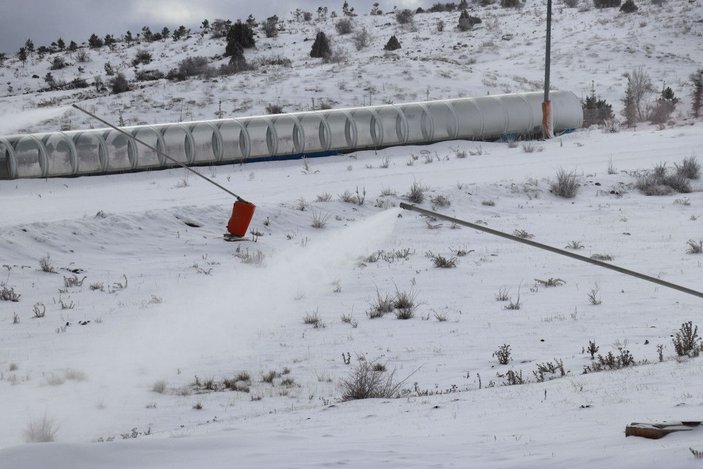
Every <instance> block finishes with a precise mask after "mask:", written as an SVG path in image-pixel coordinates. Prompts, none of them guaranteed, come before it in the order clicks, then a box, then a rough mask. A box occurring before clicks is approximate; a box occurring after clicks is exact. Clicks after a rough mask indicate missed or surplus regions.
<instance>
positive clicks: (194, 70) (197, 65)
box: [178, 56, 208, 77]
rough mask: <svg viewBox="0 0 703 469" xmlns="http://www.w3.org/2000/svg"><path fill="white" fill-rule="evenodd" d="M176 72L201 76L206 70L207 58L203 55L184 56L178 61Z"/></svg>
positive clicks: (187, 75) (188, 75)
mask: <svg viewBox="0 0 703 469" xmlns="http://www.w3.org/2000/svg"><path fill="white" fill-rule="evenodd" d="M178 72H179V73H180V74H181V75H183V76H185V77H198V76H203V75H205V74H206V73H207V72H208V59H207V57H203V56H196V57H186V58H185V59H183V60H181V61H180V62H179V63H178Z"/></svg>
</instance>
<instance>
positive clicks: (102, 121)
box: [73, 104, 249, 203]
mask: <svg viewBox="0 0 703 469" xmlns="http://www.w3.org/2000/svg"><path fill="white" fill-rule="evenodd" d="M73 107H74V108H76V109H78V110H79V111H81V112H83V113H85V114H88V115H89V116H90V117H92V118H93V119H95V120H97V121H98V122H101V123H103V124H105V125H106V126H108V127H110V128H111V129H113V130H116V131H118V132H119V133H121V134H122V135H124V136H126V137H127V138H130V139H132V140H134V141H135V142H137V143H140V144H142V145H144V146H145V147H147V148H148V149H150V150H151V151H155V152H156V153H158V154H159V155H161V156H163V157H164V158H166V159H167V160H170V161H173V162H174V163H176V164H177V165H179V166H181V167H182V168H184V169H187V170H188V171H190V172H191V173H193V174H195V175H196V176H199V177H201V178H203V179H205V180H206V181H207V182H209V183H210V184H212V185H214V186H215V187H218V188H220V189H222V190H223V191H225V192H227V193H228V194H229V195H231V196H233V197H234V198H236V199H237V200H238V201H240V202H245V203H249V202H247V201H246V200H244V199H243V198H241V197H239V196H238V195H237V194H235V193H234V192H232V191H231V190H229V189H227V188H226V187H224V186H222V185H220V184H218V183H216V182H215V181H213V180H212V179H210V178H209V177H207V176H205V175H203V174H201V173H199V172H197V171H196V170H194V169H193V168H190V167H188V166H187V165H185V164H183V163H181V162H180V161H178V160H177V159H175V158H172V157H170V156H169V155H167V154H166V153H164V152H162V151H161V150H159V149H158V148H156V147H153V146H152V145H149V144H148V143H146V142H145V141H143V140H139V139H138V138H137V137H135V136H133V135H130V134H129V133H127V132H125V131H124V130H122V129H120V128H119V127H116V126H114V125H112V124H111V123H109V122H107V121H106V120H105V119H101V118H100V117H98V116H96V115H95V114H93V113H92V112H89V111H86V110H85V109H83V108H81V107H79V106H78V105H76V104H73Z"/></svg>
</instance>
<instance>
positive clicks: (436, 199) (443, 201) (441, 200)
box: [430, 195, 451, 207]
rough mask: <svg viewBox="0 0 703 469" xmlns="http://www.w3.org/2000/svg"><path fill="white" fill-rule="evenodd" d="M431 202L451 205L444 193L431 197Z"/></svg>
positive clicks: (444, 205) (445, 205) (446, 205)
mask: <svg viewBox="0 0 703 469" xmlns="http://www.w3.org/2000/svg"><path fill="white" fill-rule="evenodd" d="M430 202H432V205H436V206H437V207H449V206H450V205H451V202H450V201H449V199H448V198H447V197H446V196H444V195H436V196H434V197H432V198H431V199H430Z"/></svg>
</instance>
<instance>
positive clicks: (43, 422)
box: [24, 414, 58, 443]
mask: <svg viewBox="0 0 703 469" xmlns="http://www.w3.org/2000/svg"><path fill="white" fill-rule="evenodd" d="M57 431H58V427H57V426H56V423H55V422H54V420H53V419H51V418H49V417H47V415H46V414H44V415H43V416H42V417H41V418H40V419H37V420H30V421H29V423H28V424H27V428H25V430H24V438H25V441H26V442H27V443H49V442H52V441H54V440H55V438H56V432H57Z"/></svg>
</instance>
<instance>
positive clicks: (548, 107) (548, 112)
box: [542, 0, 554, 139]
mask: <svg viewBox="0 0 703 469" xmlns="http://www.w3.org/2000/svg"><path fill="white" fill-rule="evenodd" d="M545 49H546V50H545V57H544V103H542V132H543V134H544V138H545V139H547V138H552V137H553V136H554V135H553V134H552V102H551V101H550V100H549V75H550V73H549V72H550V70H549V69H550V67H551V49H552V0H547V44H546V48H545Z"/></svg>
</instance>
